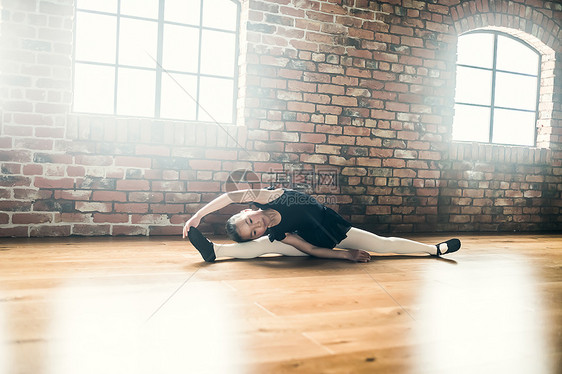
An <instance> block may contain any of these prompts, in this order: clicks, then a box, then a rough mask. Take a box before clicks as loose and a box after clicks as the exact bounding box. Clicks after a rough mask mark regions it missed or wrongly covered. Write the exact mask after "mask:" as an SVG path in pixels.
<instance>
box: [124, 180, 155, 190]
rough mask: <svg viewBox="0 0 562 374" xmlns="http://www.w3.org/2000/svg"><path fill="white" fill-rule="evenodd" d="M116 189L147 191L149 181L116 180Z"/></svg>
mask: <svg viewBox="0 0 562 374" xmlns="http://www.w3.org/2000/svg"><path fill="white" fill-rule="evenodd" d="M117 190H120V191H148V190H150V183H149V182H148V181H146V180H118V181H117Z"/></svg>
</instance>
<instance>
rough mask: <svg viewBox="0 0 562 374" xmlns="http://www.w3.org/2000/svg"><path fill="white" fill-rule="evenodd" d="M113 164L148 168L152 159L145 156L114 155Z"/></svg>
mask: <svg viewBox="0 0 562 374" xmlns="http://www.w3.org/2000/svg"><path fill="white" fill-rule="evenodd" d="M115 166H124V167H131V168H150V167H151V166H152V160H151V159H150V158H147V157H130V156H117V157H115Z"/></svg>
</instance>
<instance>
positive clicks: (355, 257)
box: [281, 233, 371, 262]
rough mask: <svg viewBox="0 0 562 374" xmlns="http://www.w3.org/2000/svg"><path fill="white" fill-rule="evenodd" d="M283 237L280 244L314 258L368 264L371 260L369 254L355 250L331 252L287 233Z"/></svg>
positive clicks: (331, 250)
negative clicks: (289, 246)
mask: <svg viewBox="0 0 562 374" xmlns="http://www.w3.org/2000/svg"><path fill="white" fill-rule="evenodd" d="M285 236H286V237H285V239H283V240H281V242H283V243H285V244H289V245H292V246H293V247H295V248H296V249H298V250H299V251H301V252H304V253H306V254H308V255H311V256H314V257H320V258H337V259H342V260H349V261H353V262H369V261H370V260H371V255H369V252H365V251H361V250H357V249H346V250H333V249H330V248H322V247H317V246H315V245H312V244H310V243H309V242H307V241H305V240H304V239H303V238H301V237H300V236H298V235H297V234H290V233H287V234H285Z"/></svg>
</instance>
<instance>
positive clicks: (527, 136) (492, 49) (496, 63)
mask: <svg viewBox="0 0 562 374" xmlns="http://www.w3.org/2000/svg"><path fill="white" fill-rule="evenodd" d="M540 65H541V63H540V54H539V53H538V52H537V51H535V50H534V49H533V48H531V47H529V46H528V45H527V44H526V43H524V42H522V41H520V40H518V39H516V38H514V37H512V36H510V35H508V34H504V33H501V32H498V31H475V32H470V33H466V34H463V35H461V36H460V37H459V39H458V50H457V79H456V82H457V83H456V92H455V115H454V120H453V140H459V141H477V142H484V143H497V144H510V145H525V146H534V145H535V142H536V127H537V126H536V122H537V112H538V99H539V97H538V90H539V83H540Z"/></svg>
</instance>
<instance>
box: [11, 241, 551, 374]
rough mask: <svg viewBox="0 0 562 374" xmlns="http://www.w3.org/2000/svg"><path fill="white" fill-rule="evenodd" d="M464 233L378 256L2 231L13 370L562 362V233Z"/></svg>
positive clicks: (427, 369)
mask: <svg viewBox="0 0 562 374" xmlns="http://www.w3.org/2000/svg"><path fill="white" fill-rule="evenodd" d="M414 239H417V240H420V241H424V242H428V243H436V242H439V241H441V239H446V238H444V237H442V236H440V237H415V238H414ZM461 239H462V241H463V248H462V249H461V251H460V252H458V253H456V254H455V255H453V256H450V257H447V258H446V259H437V258H429V257H403V256H395V257H390V256H387V257H377V258H375V259H374V260H373V261H372V262H371V263H368V264H353V263H349V262H343V261H337V260H320V259H312V258H283V257H265V258H260V259H255V260H225V261H218V262H216V263H214V264H206V263H203V262H202V261H201V259H200V257H199V255H198V254H197V252H196V251H195V250H194V249H193V247H192V246H191V245H190V244H189V242H187V241H183V240H181V239H178V238H150V239H148V238H113V239H112V238H97V239H96V238H94V239H85V238H70V239H57V240H55V239H41V240H39V239H34V240H3V243H2V244H0V373H33V374H36V373H56V374H64V373H73V374H74V373H227V374H231V373H260V374H261V373H289V372H290V373H379V372H380V373H494V374H496V373H510V374H512V373H533V374H537V373H560V372H562V361H561V358H562V355H561V351H562V334H561V333H562V328H561V327H562V308H561V307H562V271H561V268H562V235H517V236H464V237H461Z"/></svg>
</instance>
